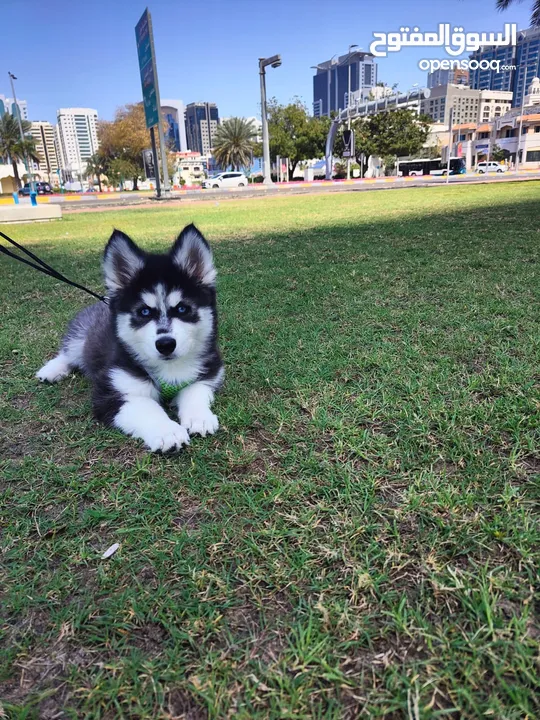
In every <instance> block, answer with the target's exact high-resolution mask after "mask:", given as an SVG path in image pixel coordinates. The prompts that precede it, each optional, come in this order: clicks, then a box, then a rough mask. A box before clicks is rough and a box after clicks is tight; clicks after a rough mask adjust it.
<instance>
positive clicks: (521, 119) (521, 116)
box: [516, 75, 527, 175]
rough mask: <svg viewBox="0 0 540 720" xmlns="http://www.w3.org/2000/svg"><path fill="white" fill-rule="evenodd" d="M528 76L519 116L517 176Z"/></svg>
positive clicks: (524, 78) (525, 76)
mask: <svg viewBox="0 0 540 720" xmlns="http://www.w3.org/2000/svg"><path fill="white" fill-rule="evenodd" d="M526 80H527V75H524V77H523V94H522V97H521V112H520V114H519V130H518V140H517V148H516V175H517V174H518V172H519V151H520V148H521V133H522V131H523V108H524V107H525V94H526V92H527V89H526V87H525V86H526V84H527V82H526ZM525 152H527V144H525Z"/></svg>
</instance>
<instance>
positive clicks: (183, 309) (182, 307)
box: [176, 303, 189, 315]
mask: <svg viewBox="0 0 540 720" xmlns="http://www.w3.org/2000/svg"><path fill="white" fill-rule="evenodd" d="M188 310H189V306H188V305H184V303H179V304H178V305H177V306H176V312H177V313H178V314H179V315H184V314H185V313H187V312H188Z"/></svg>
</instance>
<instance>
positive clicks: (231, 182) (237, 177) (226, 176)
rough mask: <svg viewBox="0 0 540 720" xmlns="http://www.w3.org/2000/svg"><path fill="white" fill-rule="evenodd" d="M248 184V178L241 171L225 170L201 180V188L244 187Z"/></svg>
mask: <svg viewBox="0 0 540 720" xmlns="http://www.w3.org/2000/svg"><path fill="white" fill-rule="evenodd" d="M247 184H248V179H247V177H246V176H245V175H244V173H241V172H226V173H219V175H216V176H215V177H211V178H208V180H205V181H204V182H203V185H202V186H203V188H206V189H207V190H208V189H209V188H213V189H217V188H232V187H245V186H246V185H247Z"/></svg>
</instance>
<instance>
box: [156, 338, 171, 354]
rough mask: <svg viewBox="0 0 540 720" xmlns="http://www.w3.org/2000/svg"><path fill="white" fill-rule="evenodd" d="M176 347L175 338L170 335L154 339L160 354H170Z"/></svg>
mask: <svg viewBox="0 0 540 720" xmlns="http://www.w3.org/2000/svg"><path fill="white" fill-rule="evenodd" d="M175 347H176V340H175V339H174V338H172V337H160V338H158V339H157V340H156V348H157V350H158V352H160V353H161V354H162V355H170V354H171V353H172V352H173V351H174V348H175Z"/></svg>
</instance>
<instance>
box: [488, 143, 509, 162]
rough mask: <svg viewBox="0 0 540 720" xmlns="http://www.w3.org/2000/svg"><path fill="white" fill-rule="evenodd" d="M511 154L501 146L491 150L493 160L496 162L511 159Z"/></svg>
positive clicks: (495, 146)
mask: <svg viewBox="0 0 540 720" xmlns="http://www.w3.org/2000/svg"><path fill="white" fill-rule="evenodd" d="M509 155H510V153H509V152H508V150H503V149H502V147H500V146H499V145H494V146H493V148H492V150H491V159H492V160H495V162H501V161H502V160H506V159H507V158H508V157H509Z"/></svg>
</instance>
